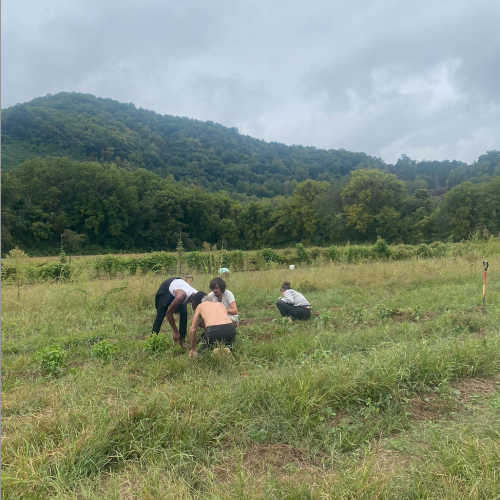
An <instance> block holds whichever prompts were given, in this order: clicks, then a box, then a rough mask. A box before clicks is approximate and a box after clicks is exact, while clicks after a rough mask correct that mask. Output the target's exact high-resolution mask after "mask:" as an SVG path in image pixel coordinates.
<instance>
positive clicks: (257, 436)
mask: <svg viewBox="0 0 500 500" xmlns="http://www.w3.org/2000/svg"><path fill="white" fill-rule="evenodd" d="M248 435H249V436H250V438H251V439H252V440H253V441H255V442H256V443H262V441H264V440H265V439H266V437H267V431H266V430H265V429H260V430H259V429H257V426H256V425H255V424H250V425H249V426H248Z"/></svg>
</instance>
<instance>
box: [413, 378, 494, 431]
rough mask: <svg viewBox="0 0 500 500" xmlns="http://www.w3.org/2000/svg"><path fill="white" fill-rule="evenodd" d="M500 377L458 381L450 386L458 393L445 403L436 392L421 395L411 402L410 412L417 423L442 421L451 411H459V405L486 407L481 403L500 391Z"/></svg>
mask: <svg viewBox="0 0 500 500" xmlns="http://www.w3.org/2000/svg"><path fill="white" fill-rule="evenodd" d="M499 380H500V377H499V376H497V377H496V378H492V377H476V378H468V379H463V380H458V381H457V382H453V383H452V384H450V386H451V388H452V389H453V390H454V391H456V392H455V395H454V398H453V400H451V401H449V402H443V401H442V399H440V398H439V395H438V394H436V393H435V392H428V393H423V394H420V395H419V396H418V397H416V398H413V399H412V400H411V401H410V412H411V415H412V418H413V420H415V421H431V422H434V421H436V420H440V419H442V418H445V417H447V416H448V415H449V414H450V412H451V411H454V410H458V409H459V405H471V404H475V405H477V407H478V408H479V407H481V406H484V405H482V404H481V403H482V402H483V401H484V397H485V396H489V395H492V394H495V393H496V392H497V391H498V389H499V388H498V385H497V382H498V381H499Z"/></svg>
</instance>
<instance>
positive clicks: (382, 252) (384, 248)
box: [373, 236, 389, 258]
mask: <svg viewBox="0 0 500 500" xmlns="http://www.w3.org/2000/svg"><path fill="white" fill-rule="evenodd" d="M373 251H374V253H375V254H376V255H378V256H379V257H382V258H383V257H387V255H388V253H389V247H388V245H387V242H386V241H385V240H384V239H383V238H381V237H380V236H379V237H377V243H375V245H373Z"/></svg>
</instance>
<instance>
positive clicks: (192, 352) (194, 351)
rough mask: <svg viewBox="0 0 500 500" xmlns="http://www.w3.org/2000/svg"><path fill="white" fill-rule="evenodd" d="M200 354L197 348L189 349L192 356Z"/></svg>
mask: <svg viewBox="0 0 500 500" xmlns="http://www.w3.org/2000/svg"><path fill="white" fill-rule="evenodd" d="M197 356H198V352H197V351H196V349H191V350H190V351H189V357H190V358H196V357H197Z"/></svg>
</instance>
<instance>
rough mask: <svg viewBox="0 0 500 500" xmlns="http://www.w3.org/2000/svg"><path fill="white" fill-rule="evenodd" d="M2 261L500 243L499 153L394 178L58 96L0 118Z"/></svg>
mask: <svg viewBox="0 0 500 500" xmlns="http://www.w3.org/2000/svg"><path fill="white" fill-rule="evenodd" d="M2 170H3V178H2V253H6V252H8V251H9V249H11V248H12V247H13V246H16V245H18V246H22V247H23V248H24V249H25V250H27V251H29V252H30V253H32V254H37V253H38V254H43V253H54V252H57V251H58V248H59V247H60V245H61V243H63V245H65V247H66V248H67V249H69V250H70V251H73V252H82V253H100V252H105V251H150V250H166V249H174V248H175V247H176V245H177V244H178V240H179V237H181V239H182V244H183V246H184V248H185V249H186V250H192V249H195V248H200V247H201V245H202V244H203V242H208V243H211V244H218V245H221V244H222V245H224V246H225V247H226V248H241V249H257V248H263V247H283V246H287V245H291V244H295V243H299V242H301V243H304V244H307V245H330V244H342V243H346V242H347V241H350V242H360V243H361V242H373V241H375V240H376V239H377V237H378V236H380V237H383V238H384V239H386V240H387V241H388V242H389V243H398V242H402V243H403V242H404V243H421V242H423V243H429V242H431V241H435V240H442V241H444V240H448V239H451V240H455V241H458V240H461V239H464V238H467V237H469V236H470V235H471V234H472V233H474V232H477V231H479V232H480V233H481V234H484V235H485V236H488V235H489V234H493V235H498V234H499V231H500V151H489V152H487V153H486V154H483V155H481V156H480V157H479V158H478V160H477V161H476V162H474V163H473V164H471V165H468V164H466V163H463V162H459V161H442V162H438V161H422V162H416V161H414V160H412V159H411V158H408V157H407V156H405V155H403V156H402V157H401V158H400V159H399V160H398V162H397V163H396V164H395V165H388V164H385V163H384V162H383V161H382V160H381V159H380V158H374V157H370V156H368V155H366V154H364V153H352V152H348V151H345V150H322V149H316V148H313V147H303V146H286V145H283V144H278V143H266V142H264V141H260V140H257V139H253V138H251V137H248V136H245V135H242V134H239V132H238V130H237V129H235V128H227V127H224V126H222V125H218V124H215V123H212V122H201V121H198V120H192V119H187V118H178V117H173V116H167V115H165V116H162V115H159V114H157V113H154V112H152V111H148V110H144V109H140V108H139V109H138V108H136V107H135V106H134V105H133V104H122V103H118V102H116V101H112V100H110V99H100V98H96V97H94V96H91V95H86V94H77V93H61V94H57V95H55V96H52V95H49V96H46V97H43V98H38V99H34V100H33V101H31V102H29V103H25V104H19V105H17V106H14V107H11V108H9V109H7V110H4V111H3V112H2Z"/></svg>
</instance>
